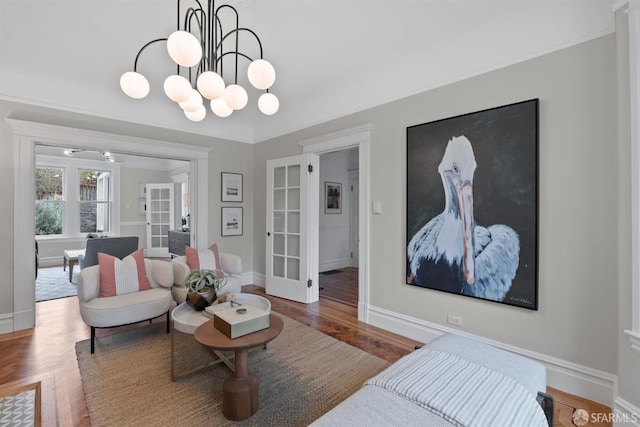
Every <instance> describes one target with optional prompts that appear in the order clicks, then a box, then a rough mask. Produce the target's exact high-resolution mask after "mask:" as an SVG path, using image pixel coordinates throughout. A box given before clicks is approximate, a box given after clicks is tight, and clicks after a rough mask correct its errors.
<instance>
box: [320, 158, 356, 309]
mask: <svg viewBox="0 0 640 427" xmlns="http://www.w3.org/2000/svg"><path fill="white" fill-rule="evenodd" d="M358 157H359V150H358V147H353V148H348V149H343V150H338V151H332V152H329V153H324V154H321V155H320V172H319V174H320V179H319V181H320V182H319V186H320V188H319V193H320V210H319V221H318V235H319V257H318V271H319V272H320V274H319V286H320V293H319V295H320V298H325V299H328V300H332V301H336V302H339V303H341V304H346V305H349V306H351V307H358V239H359V237H358V229H359V227H358V225H359V224H358V199H359V197H358V196H359V187H358V186H359V180H358V179H359V177H358V174H359V161H358Z"/></svg>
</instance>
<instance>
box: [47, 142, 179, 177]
mask: <svg viewBox="0 0 640 427" xmlns="http://www.w3.org/2000/svg"><path fill="white" fill-rule="evenodd" d="M65 149H72V150H75V151H76V152H75V153H74V154H73V156H72V157H73V158H74V159H80V160H95V161H99V162H106V160H105V158H104V157H103V155H102V154H101V153H100V152H99V151H93V150H78V149H74V147H71V146H70V147H53V146H48V145H36V155H37V156H38V158H39V159H42V157H40V156H51V157H63V158H67V156H66V155H65V154H64V151H65ZM105 151H106V150H105ZM111 157H112V158H113V160H114V162H115V163H117V164H118V165H120V166H121V167H126V168H136V169H151V170H161V171H170V170H173V169H177V168H179V167H182V166H187V165H188V164H189V162H186V161H181V160H174V159H165V158H158V157H143V156H133V155H129V154H122V153H112V155H111ZM105 164H106V163H105Z"/></svg>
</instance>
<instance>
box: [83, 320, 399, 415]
mask: <svg viewBox="0 0 640 427" xmlns="http://www.w3.org/2000/svg"><path fill="white" fill-rule="evenodd" d="M281 317H282V318H283V320H284V329H283V331H282V333H281V334H280V335H279V336H278V337H276V338H275V339H274V340H273V341H271V342H270V343H269V344H268V346H267V348H266V349H264V350H263V349H259V350H256V351H253V352H252V353H251V354H250V355H249V371H250V372H252V373H254V374H256V375H257V376H258V378H259V381H260V385H259V387H260V388H259V399H260V404H259V409H258V411H257V412H256V413H255V414H254V415H253V416H252V417H251V418H248V419H246V420H244V421H240V422H234V421H228V420H227V419H225V418H224V416H223V415H222V383H223V381H224V379H225V378H227V377H228V376H229V375H230V371H229V369H228V368H227V367H226V366H225V365H224V364H219V365H215V366H213V367H210V368H207V369H206V370H203V371H199V372H195V373H192V374H189V375H186V376H183V377H181V378H179V379H178V380H177V381H175V382H172V381H171V338H170V335H169V334H166V333H165V332H164V329H163V328H164V327H165V325H164V324H163V323H162V322H160V323H157V324H152V325H144V326H141V327H138V328H135V329H129V330H126V331H123V332H113V333H111V334H109V335H105V336H103V337H100V338H97V341H96V351H95V353H94V354H93V355H92V354H90V342H89V340H85V341H80V342H78V343H76V353H77V357H78V365H79V367H80V375H81V377H82V386H83V388H84V393H85V398H86V402H87V407H88V409H89V415H90V418H91V425H92V426H94V427H95V426H114V425H117V426H133V425H136V426H140V425H144V426H167V425H188V426H227V425H239V426H306V425H308V424H310V423H311V422H313V421H314V420H315V419H317V418H318V417H320V416H321V415H322V414H324V413H325V412H327V411H329V410H330V409H331V408H333V407H334V406H336V405H337V404H338V403H340V402H341V401H343V400H344V399H345V398H347V397H348V396H350V395H351V394H353V393H354V392H355V391H356V390H358V389H359V388H360V387H361V386H362V384H363V383H364V382H365V381H366V380H367V379H368V378H370V377H372V376H374V375H376V374H377V373H378V372H380V371H382V370H383V369H384V368H385V367H386V366H388V365H389V363H388V362H386V361H384V360H382V359H380V358H377V357H375V356H372V355H370V354H368V353H366V352H364V351H362V350H360V349H357V348H355V347H352V346H350V345H348V344H345V343H343V342H341V341H338V340H336V339H334V338H331V337H329V336H328V335H325V334H323V333H321V332H318V331H316V330H314V329H311V328H309V327H307V326H305V325H303V324H301V323H299V322H296V321H294V320H292V319H289V318H287V317H284V316H281ZM176 336H182V338H185V337H186V339H187V340H188V341H189V342H195V340H193V337H192V336H190V335H184V334H179V333H176ZM176 342H178V343H180V344H179V345H180V350H181V351H183V353H184V352H187V353H193V354H195V355H196V356H197V357H200V356H201V354H202V353H199V351H202V347H201V346H199V345H197V343H196V346H195V347H193V346H189V345H183V343H182V342H181V341H179V340H177V341H176Z"/></svg>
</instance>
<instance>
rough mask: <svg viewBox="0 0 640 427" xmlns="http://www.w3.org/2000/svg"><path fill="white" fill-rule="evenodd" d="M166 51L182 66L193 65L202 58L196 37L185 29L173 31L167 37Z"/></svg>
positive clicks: (200, 47)
mask: <svg viewBox="0 0 640 427" xmlns="http://www.w3.org/2000/svg"><path fill="white" fill-rule="evenodd" d="M167 51H168V52H169V56H170V57H171V59H173V61H174V62H175V63H176V64H178V65H182V66H183V67H193V66H194V65H196V64H197V63H198V62H200V60H201V59H202V46H201V45H200V42H199V41H198V39H197V38H196V37H195V36H194V35H193V34H191V33H189V32H186V31H174V32H173V33H171V35H170V36H169V38H168V39H167Z"/></svg>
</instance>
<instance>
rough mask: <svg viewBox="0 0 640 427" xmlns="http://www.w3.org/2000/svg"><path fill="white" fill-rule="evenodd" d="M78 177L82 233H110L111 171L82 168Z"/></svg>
mask: <svg viewBox="0 0 640 427" xmlns="http://www.w3.org/2000/svg"><path fill="white" fill-rule="evenodd" d="M78 177H79V187H78V194H79V206H78V213H79V215H80V233H108V232H109V231H111V227H110V223H111V221H110V218H111V215H110V212H111V186H110V183H111V173H110V172H108V171H96V170H83V169H81V170H80V171H79V174H78Z"/></svg>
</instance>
